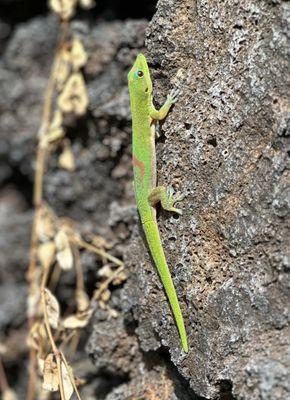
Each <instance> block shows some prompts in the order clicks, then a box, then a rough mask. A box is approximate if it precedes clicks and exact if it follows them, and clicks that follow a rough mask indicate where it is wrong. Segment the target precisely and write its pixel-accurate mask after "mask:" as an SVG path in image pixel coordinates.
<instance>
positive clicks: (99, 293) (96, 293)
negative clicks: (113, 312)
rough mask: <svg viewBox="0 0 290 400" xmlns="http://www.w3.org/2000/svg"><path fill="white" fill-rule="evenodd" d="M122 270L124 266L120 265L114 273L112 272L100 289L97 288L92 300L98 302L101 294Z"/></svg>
mask: <svg viewBox="0 0 290 400" xmlns="http://www.w3.org/2000/svg"><path fill="white" fill-rule="evenodd" d="M123 270H124V265H120V267H119V268H117V269H116V271H114V272H113V273H112V275H111V276H110V277H109V278H108V279H106V280H105V282H103V283H102V284H101V285H100V287H99V288H98V290H96V291H95V293H94V295H93V297H92V300H99V298H100V297H101V294H102V293H103V292H104V291H105V290H106V289H107V288H108V286H109V285H110V283H111V282H113V280H114V279H115V278H117V276H118V275H119V273H120V272H122V271H123Z"/></svg>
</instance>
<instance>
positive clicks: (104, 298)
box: [101, 289, 111, 302]
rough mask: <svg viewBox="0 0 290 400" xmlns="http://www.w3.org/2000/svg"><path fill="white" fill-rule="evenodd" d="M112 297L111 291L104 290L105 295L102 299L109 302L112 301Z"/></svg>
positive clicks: (102, 295) (103, 294)
mask: <svg viewBox="0 0 290 400" xmlns="http://www.w3.org/2000/svg"><path fill="white" fill-rule="evenodd" d="M110 297H111V292H110V290H109V289H106V290H104V291H103V293H102V294H101V299H102V300H103V301H104V302H107V301H108V300H109V299H110Z"/></svg>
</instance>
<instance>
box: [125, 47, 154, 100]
mask: <svg viewBox="0 0 290 400" xmlns="http://www.w3.org/2000/svg"><path fill="white" fill-rule="evenodd" d="M128 84H129V89H130V90H131V89H133V90H134V92H138V93H140V94H142V93H143V94H145V95H147V94H149V95H151V93H152V83H151V79H150V73H149V68H148V64H147V61H146V58H145V56H144V55H143V54H142V53H140V54H138V56H137V58H136V60H135V62H134V65H133V67H132V68H131V70H130V72H129V74H128Z"/></svg>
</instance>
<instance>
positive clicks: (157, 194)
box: [148, 186, 184, 215]
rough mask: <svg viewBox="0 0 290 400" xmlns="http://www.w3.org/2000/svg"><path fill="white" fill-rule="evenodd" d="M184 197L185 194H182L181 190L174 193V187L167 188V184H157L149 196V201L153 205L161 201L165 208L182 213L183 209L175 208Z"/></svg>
mask: <svg viewBox="0 0 290 400" xmlns="http://www.w3.org/2000/svg"><path fill="white" fill-rule="evenodd" d="M183 198H184V195H182V194H181V193H180V192H176V193H174V190H173V188H172V187H169V188H168V189H167V190H166V188H165V186H157V187H156V188H154V189H153V190H152V192H151V193H150V194H149V196H148V200H149V203H150V205H151V206H152V207H154V206H155V205H156V204H157V203H158V202H160V203H161V206H162V208H163V209H164V210H167V211H172V212H176V213H177V214H180V215H181V214H182V211H181V210H180V209H179V208H175V207H174V205H175V203H177V202H178V201H181V200H182V199H183Z"/></svg>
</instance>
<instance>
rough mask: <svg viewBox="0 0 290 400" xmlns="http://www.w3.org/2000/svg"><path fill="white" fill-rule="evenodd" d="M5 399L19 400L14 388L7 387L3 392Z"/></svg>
mask: <svg viewBox="0 0 290 400" xmlns="http://www.w3.org/2000/svg"><path fill="white" fill-rule="evenodd" d="M3 400H17V395H16V393H15V392H14V390H12V389H10V388H7V389H5V390H4V392H3Z"/></svg>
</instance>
